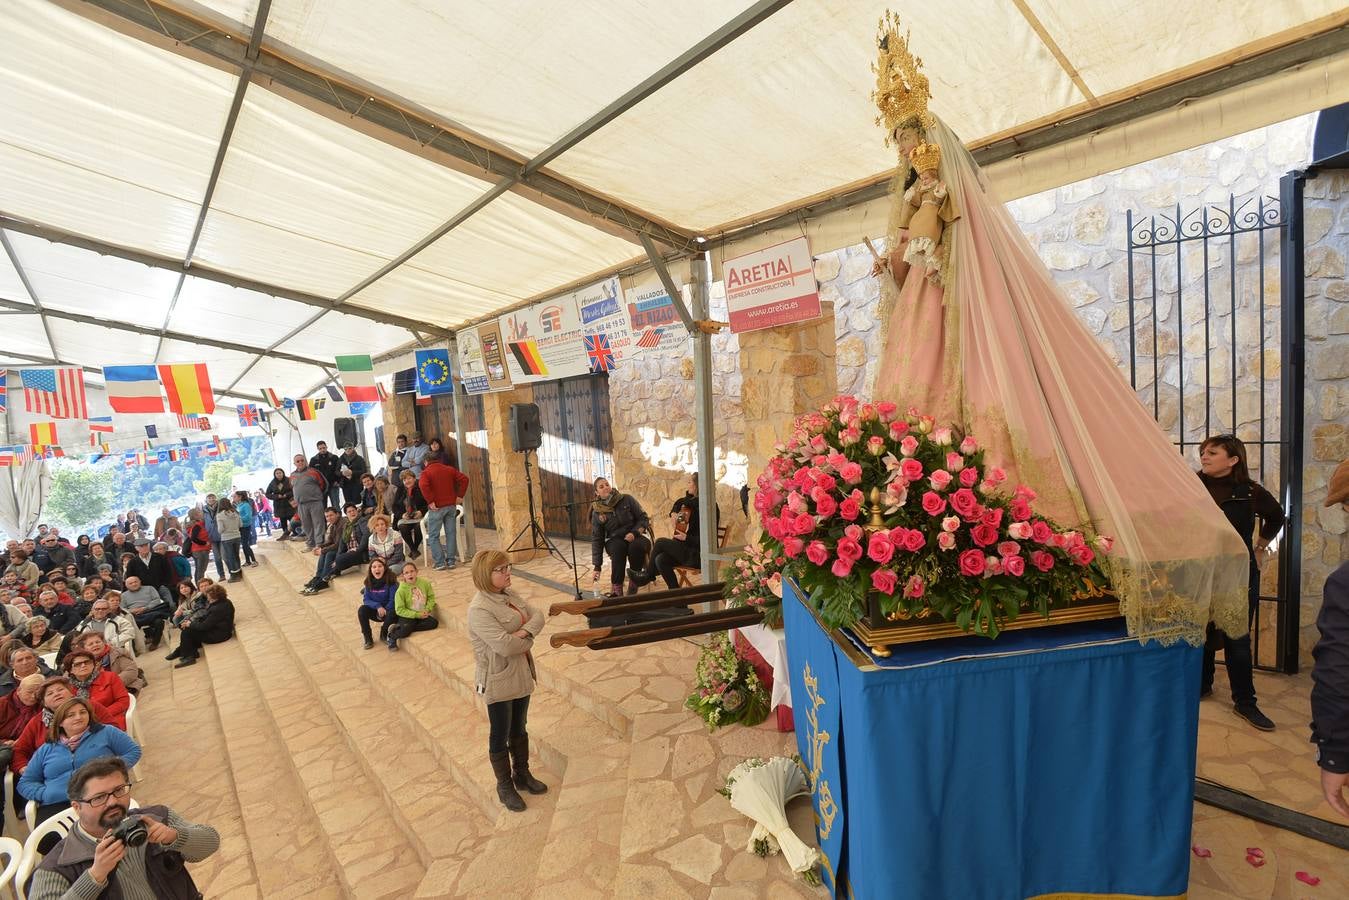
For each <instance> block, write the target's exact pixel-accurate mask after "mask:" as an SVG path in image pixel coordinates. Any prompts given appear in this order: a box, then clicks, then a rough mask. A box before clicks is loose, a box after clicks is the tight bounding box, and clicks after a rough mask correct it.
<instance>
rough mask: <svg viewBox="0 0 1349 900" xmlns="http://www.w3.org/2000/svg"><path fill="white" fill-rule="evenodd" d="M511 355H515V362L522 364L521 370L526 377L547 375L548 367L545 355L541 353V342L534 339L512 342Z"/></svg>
mask: <svg viewBox="0 0 1349 900" xmlns="http://www.w3.org/2000/svg"><path fill="white" fill-rule="evenodd" d="M509 346H510V348H511V353H513V354H514V355H515V361H516V362H517V363H519V364H520V369H521V370H522V371H523V372H524V373H525V374H526V375H547V374H548V367H547V366H546V365H544V362H543V354H541V353H540V352H539V342H538V341H536V340H534V339H533V338H526V339H525V340H523V341H511V342H510V345H509Z"/></svg>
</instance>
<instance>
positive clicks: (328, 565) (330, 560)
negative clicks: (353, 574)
mask: <svg viewBox="0 0 1349 900" xmlns="http://www.w3.org/2000/svg"><path fill="white" fill-rule="evenodd" d="M336 565H337V551H336V550H325V551H324V552H323V553H322V554H321V555H320V556H319V564H318V565H317V566H316V567H315V568H314V577H315V578H329V577H331V576H332V574H333V568H334V567H335V566H336Z"/></svg>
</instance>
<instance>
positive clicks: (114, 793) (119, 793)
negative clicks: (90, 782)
mask: <svg viewBox="0 0 1349 900" xmlns="http://www.w3.org/2000/svg"><path fill="white" fill-rule="evenodd" d="M130 793H131V785H129V784H124V785H122V786H121V787H117V788H113V789H112V790H110V791H104V792H103V793H101V794H95V795H94V796H92V797H90V798H89V799H88V800H81V801H80V802H81V803H83V804H84V805H85V806H92V807H93V808H94V809H98V808H99V807H100V806H103V805H104V804H106V803H107V802H108V800H109V799H111V798H113V797H116V798H117V799H118V800H121V799H122V798H123V797H125V796H127V795H128V794H130Z"/></svg>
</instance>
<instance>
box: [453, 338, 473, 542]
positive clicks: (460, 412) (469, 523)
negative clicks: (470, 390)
mask: <svg viewBox="0 0 1349 900" xmlns="http://www.w3.org/2000/svg"><path fill="white" fill-rule="evenodd" d="M462 371H463V370H462V369H460V368H459V341H458V340H456V339H454V338H451V339H450V372H451V376H450V383H451V384H453V385H454V391H453V393H451V395H450V396H451V397H452V398H453V402H454V440H455V442H456V443H457V444H458V445H459V460H458V462H459V471H461V472H462V471H464V466H465V465H466V464H465V462H464V460H465V459H467V458H468V444H467V442H466V440H467V439H466V437H465V435H464V407H463V403H462V401H461V399H460V396H459V395H460V393H461V391H460V385H461V381H460V376H459V373H460V372H462ZM477 552H478V538H477V535H476V534H474V525H473V502H472V499H471V498H470V500H469V502H468V503H465V504H464V560H465V561H470V560H472V559H473V555H474V554H475V553H477Z"/></svg>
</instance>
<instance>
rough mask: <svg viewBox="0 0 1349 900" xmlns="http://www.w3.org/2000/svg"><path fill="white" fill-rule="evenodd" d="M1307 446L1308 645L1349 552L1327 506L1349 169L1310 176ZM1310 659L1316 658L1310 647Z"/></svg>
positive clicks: (1336, 446)
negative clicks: (1327, 589) (1326, 590)
mask: <svg viewBox="0 0 1349 900" xmlns="http://www.w3.org/2000/svg"><path fill="white" fill-rule="evenodd" d="M1304 206H1305V209H1306V219H1305V222H1304V236H1305V238H1306V253H1305V257H1304V265H1305V266H1306V288H1305V291H1306V334H1307V343H1306V348H1307V349H1306V353H1307V395H1306V411H1305V416H1306V425H1307V428H1306V433H1307V448H1306V453H1305V455H1304V457H1303V467H1304V468H1303V495H1302V502H1303V508H1302V645H1303V647H1304V649H1306V648H1309V647H1310V646H1311V644H1312V643H1314V642H1315V640H1316V627H1315V622H1316V614H1317V612H1318V611H1319V610H1320V608H1321V596H1322V588H1323V587H1324V585H1325V583H1326V576H1328V575H1329V574H1330V573H1331V571H1332V570H1334V569H1335V567H1336V566H1338V565H1339V564H1340V563H1341V562H1343V561H1344V560H1346V559H1349V527H1346V521H1345V520H1346V516H1345V512H1344V508H1343V507H1342V506H1333V507H1330V508H1329V509H1327V508H1326V507H1324V506H1322V503H1324V502H1325V496H1326V485H1327V483H1328V482H1329V480H1330V473H1331V472H1333V471H1335V467H1336V466H1337V465H1339V464H1340V462H1341V461H1342V460H1345V459H1349V431H1346V428H1347V427H1349V283H1346V282H1345V280H1344V275H1345V260H1346V259H1349V173H1346V172H1326V173H1324V174H1321V175H1319V176H1317V177H1315V178H1312V179H1309V180H1308V181H1307V183H1306V193H1305V197H1304ZM1303 659H1304V661H1306V660H1307V659H1308V657H1307V656H1306V654H1305V653H1304V657H1303Z"/></svg>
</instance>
